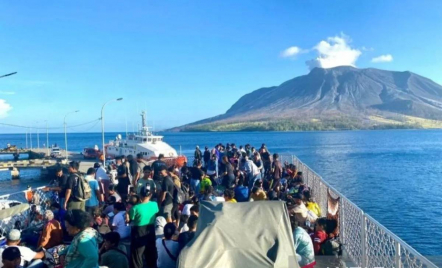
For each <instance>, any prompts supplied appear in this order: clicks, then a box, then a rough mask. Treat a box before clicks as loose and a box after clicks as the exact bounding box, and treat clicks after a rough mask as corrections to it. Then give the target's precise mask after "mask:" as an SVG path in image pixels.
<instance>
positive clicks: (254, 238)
mask: <svg viewBox="0 0 442 268" xmlns="http://www.w3.org/2000/svg"><path fill="white" fill-rule="evenodd" d="M177 267H178V268H195V267H198V268H261V267H262V268H264V267H266V268H267V267H275V268H298V267H299V266H298V262H297V260H296V253H295V248H294V241H293V234H292V229H291V226H290V220H289V216H288V214H287V208H286V205H285V203H284V202H279V201H260V202H244V203H227V202H206V201H203V202H201V205H200V214H199V218H198V226H197V232H196V233H195V237H194V239H193V240H192V241H190V242H189V244H188V245H187V246H186V247H185V248H184V249H183V250H182V251H181V253H180V256H179V258H178V264H177Z"/></svg>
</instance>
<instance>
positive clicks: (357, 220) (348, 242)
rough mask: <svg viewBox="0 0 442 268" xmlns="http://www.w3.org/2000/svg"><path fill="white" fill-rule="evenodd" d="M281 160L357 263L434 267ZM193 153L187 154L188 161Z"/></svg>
mask: <svg viewBox="0 0 442 268" xmlns="http://www.w3.org/2000/svg"><path fill="white" fill-rule="evenodd" d="M280 160H281V162H282V163H284V162H286V161H287V162H289V163H293V164H294V165H296V167H297V168H298V171H302V172H303V175H304V180H305V183H306V184H307V185H308V186H309V187H310V188H311V189H312V193H313V196H314V197H315V199H316V202H317V203H318V204H319V206H320V207H321V210H322V211H323V216H326V213H328V212H331V213H332V214H334V213H335V212H336V213H337V215H338V220H339V233H340V240H341V242H342V243H343V247H344V252H345V254H346V256H348V257H349V258H350V259H351V260H352V262H353V263H354V264H355V265H356V266H357V267H364V268H365V267H370V268H371V267H385V268H390V267H394V268H437V266H436V265H435V264H433V263H432V262H430V261H429V260H428V259H427V258H425V257H424V256H422V255H421V254H420V253H419V252H417V251H416V250H415V249H413V248H412V247H411V246H409V245H408V244H407V243H405V242H404V241H403V240H402V239H400V238H399V237H398V236H396V235H395V234H393V233H392V232H391V231H389V230H388V229H387V228H385V227H384V226H383V225H381V224H380V223H378V222H377V221H376V220H375V219H373V218H372V217H370V216H369V215H368V214H366V213H364V211H362V209H360V208H359V207H358V206H357V205H355V204H354V203H353V202H351V201H350V200H349V199H348V198H346V197H345V196H344V195H343V194H341V193H340V192H339V191H337V190H336V189H335V188H334V187H332V186H331V185H330V184H329V183H327V182H326V181H325V180H324V179H323V178H322V177H321V176H319V175H318V174H317V173H316V172H314V171H313V170H312V169H311V168H310V167H308V166H307V165H306V164H304V163H303V162H302V161H301V160H299V159H298V158H297V157H295V156H293V155H281V156H280ZM192 162H193V157H188V163H189V165H191V163H192ZM42 189H43V187H40V188H37V189H33V199H34V200H32V201H33V202H32V203H33V204H37V205H39V206H40V207H41V209H42V210H44V209H45V208H46V206H47V204H46V201H47V200H51V199H52V198H53V196H51V193H50V192H43V191H42ZM28 199H29V196H27V195H26V191H22V192H18V193H13V194H8V195H3V196H0V200H8V201H11V200H15V201H19V202H22V203H27V202H28V201H29V200H28ZM29 212H30V209H28V210H26V211H24V212H23V213H20V214H18V215H15V216H13V217H11V218H8V219H2V220H1V221H0V231H1V233H0V234H1V235H3V234H4V232H7V231H8V230H10V229H11V228H13V226H14V223H15V222H16V221H21V223H22V225H23V224H24V223H25V221H26V219H27V218H28V215H29Z"/></svg>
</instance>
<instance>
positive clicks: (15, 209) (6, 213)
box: [0, 204, 29, 220]
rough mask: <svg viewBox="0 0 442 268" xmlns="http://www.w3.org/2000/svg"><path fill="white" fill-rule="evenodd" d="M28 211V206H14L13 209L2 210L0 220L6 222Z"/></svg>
mask: <svg viewBox="0 0 442 268" xmlns="http://www.w3.org/2000/svg"><path fill="white" fill-rule="evenodd" d="M28 209H29V205H28V204H20V205H17V206H13V207H11V208H7V209H2V210H0V220H4V219H7V218H9V217H12V216H14V215H17V214H20V213H22V212H23V211H26V210H28Z"/></svg>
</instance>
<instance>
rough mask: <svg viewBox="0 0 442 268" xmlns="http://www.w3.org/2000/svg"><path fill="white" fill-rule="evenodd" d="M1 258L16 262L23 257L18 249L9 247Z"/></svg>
mask: <svg viewBox="0 0 442 268" xmlns="http://www.w3.org/2000/svg"><path fill="white" fill-rule="evenodd" d="M1 257H2V259H3V260H7V261H15V260H16V259H19V258H20V257H21V253H20V250H19V249H18V247H7V248H6V249H5V250H3V252H2V256H1Z"/></svg>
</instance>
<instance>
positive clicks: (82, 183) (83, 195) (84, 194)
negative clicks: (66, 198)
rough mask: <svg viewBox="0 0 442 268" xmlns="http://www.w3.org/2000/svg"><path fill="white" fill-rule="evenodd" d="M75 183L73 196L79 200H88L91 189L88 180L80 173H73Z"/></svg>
mask: <svg viewBox="0 0 442 268" xmlns="http://www.w3.org/2000/svg"><path fill="white" fill-rule="evenodd" d="M74 176H75V177H76V183H75V186H74V191H73V192H74V197H75V198H76V199H78V200H79V201H86V200H89V199H90V198H91V196H92V189H91V187H90V185H89V182H88V181H87V180H86V179H85V178H84V177H83V176H81V175H79V174H74Z"/></svg>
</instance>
